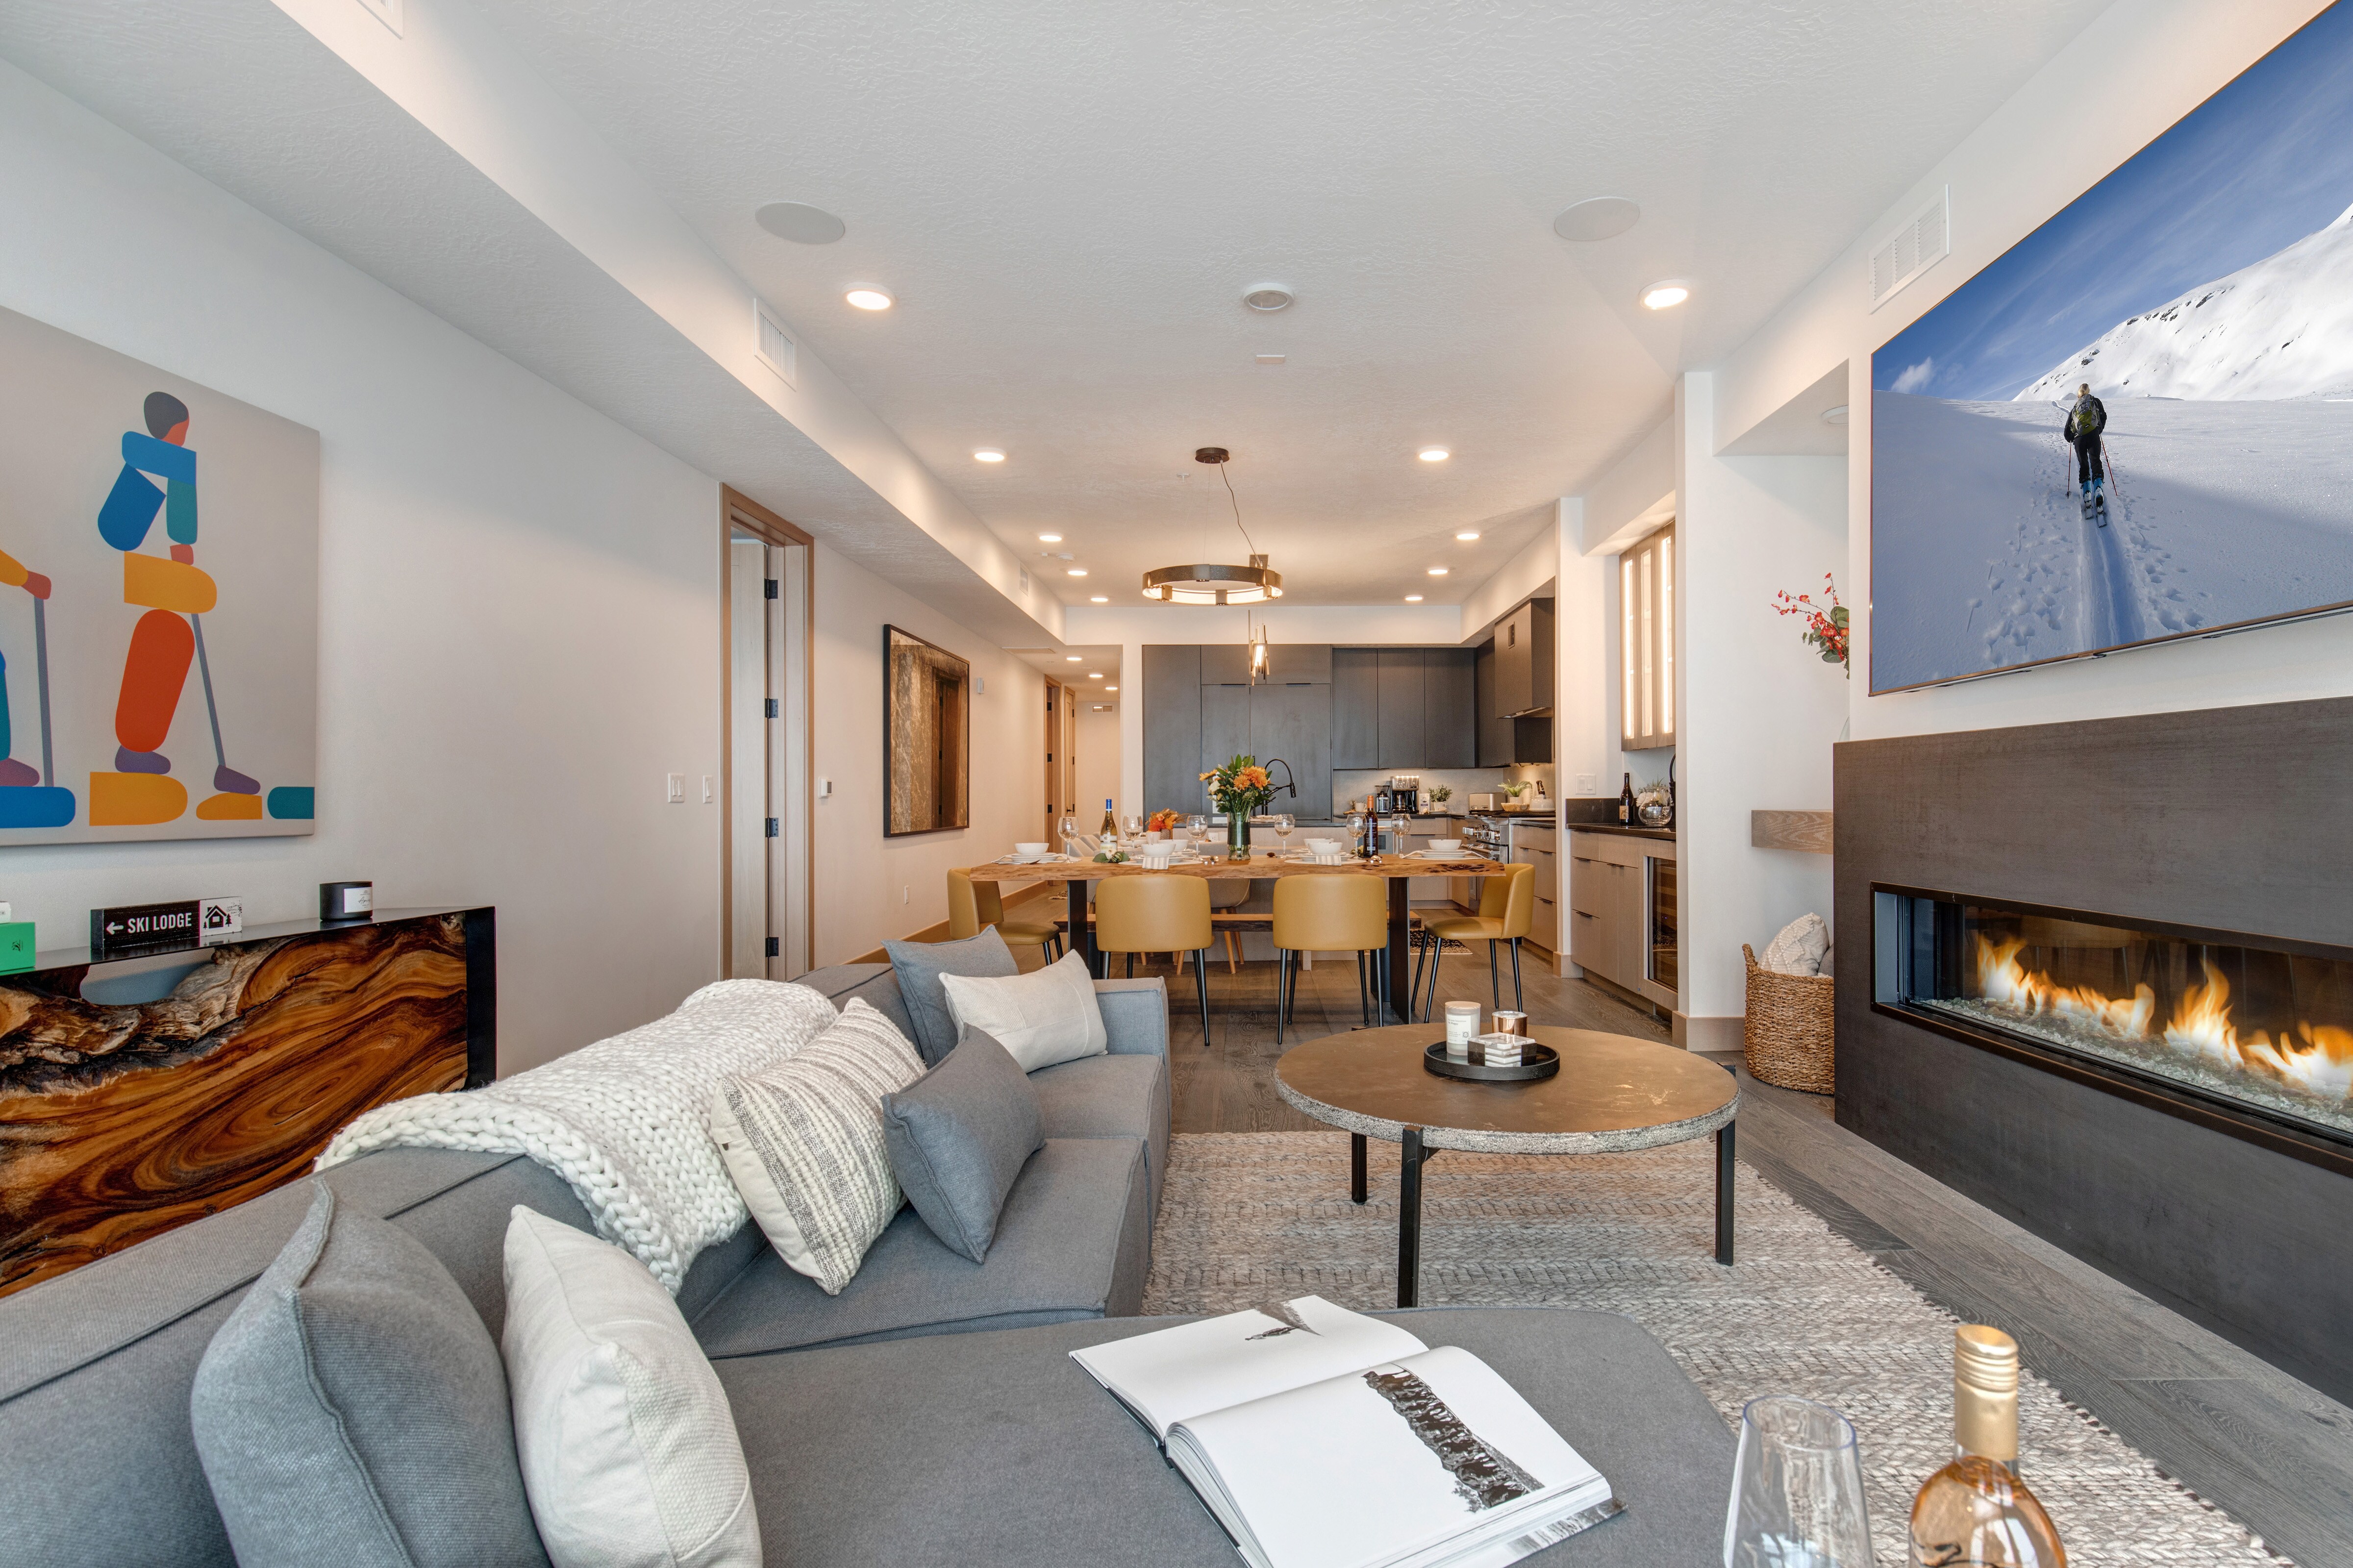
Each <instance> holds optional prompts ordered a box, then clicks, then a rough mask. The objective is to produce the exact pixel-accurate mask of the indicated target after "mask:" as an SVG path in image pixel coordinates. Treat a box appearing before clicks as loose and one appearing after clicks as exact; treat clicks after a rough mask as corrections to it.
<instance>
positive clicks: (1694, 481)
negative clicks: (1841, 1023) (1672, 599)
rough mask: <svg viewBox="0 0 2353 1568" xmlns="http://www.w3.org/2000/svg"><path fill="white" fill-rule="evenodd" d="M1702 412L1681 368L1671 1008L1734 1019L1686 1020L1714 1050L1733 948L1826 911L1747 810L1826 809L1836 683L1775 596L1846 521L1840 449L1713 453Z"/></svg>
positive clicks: (1722, 1037)
mask: <svg viewBox="0 0 2353 1568" xmlns="http://www.w3.org/2000/svg"><path fill="white" fill-rule="evenodd" d="M1677 416H1678V418H1679V419H1680V421H1681V422H1682V429H1683V440H1682V442H1681V477H1680V480H1679V483H1678V485H1677V515H1676V520H1675V543H1676V549H1675V560H1676V576H1677V578H1678V579H1679V590H1680V591H1679V593H1678V595H1677V598H1678V607H1679V614H1678V615H1677V617H1676V620H1677V626H1678V630H1679V632H1680V633H1681V644H1682V647H1681V652H1680V655H1679V657H1678V658H1677V661H1676V663H1677V673H1678V678H1679V679H1678V686H1679V690H1678V702H1679V704H1680V707H1679V710H1678V711H1679V714H1680V719H1679V722H1678V724H1677V726H1676V747H1675V758H1676V766H1675V778H1676V785H1677V788H1676V805H1677V825H1676V833H1675V837H1676V843H1677V855H1678V858H1679V860H1680V867H1679V869H1680V870H1681V872H1682V876H1681V878H1680V889H1681V891H1682V898H1681V900H1680V910H1679V912H1680V915H1681V919H1682V948H1683V952H1682V972H1683V984H1682V1006H1681V1008H1680V1009H1679V1010H1680V1011H1681V1012H1683V1014H1684V1015H1685V1016H1686V1018H1687V1019H1692V1020H1707V1019H1719V1020H1725V1021H1727V1022H1730V1023H1732V1025H1733V1026H1732V1027H1731V1028H1729V1029H1728V1030H1727V1029H1726V1028H1725V1027H1724V1026H1721V1025H1719V1026H1715V1027H1713V1028H1710V1027H1709V1026H1706V1025H1704V1024H1701V1025H1695V1026H1694V1029H1693V1034H1694V1038H1693V1041H1692V1043H1693V1044H1694V1045H1703V1046H1704V1047H1706V1048H1709V1049H1723V1048H1736V1047H1737V1046H1738V1029H1737V1025H1736V1020H1737V1019H1738V1017H1739V1016H1740V1014H1741V1012H1742V1011H1743V1008H1744V1006H1745V1001H1746V984H1747V982H1746V973H1745V971H1744V969H1743V966H1742V963H1741V958H1740V944H1741V943H1742V942H1747V943H1749V944H1750V945H1752V946H1754V947H1756V948H1757V949H1758V950H1759V951H1760V952H1761V951H1762V950H1763V948H1764V945H1765V943H1766V942H1768V941H1770V940H1771V939H1772V936H1773V933H1774V932H1775V931H1778V930H1779V929H1780V928H1781V927H1782V926H1783V925H1785V924H1786V923H1788V921H1791V920H1794V919H1796V918H1797V917H1798V916H1799V915H1801V914H1804V913H1806V912H1807V911H1808V910H1812V911H1814V912H1815V913H1818V914H1820V915H1821V916H1822V917H1823V918H1824V919H1825V920H1827V919H1829V918H1830V914H1831V861H1830V858H1829V857H1828V856H1824V855H1800V854H1795V853H1792V852H1790V851H1788V850H1780V849H1757V848H1754V847H1751V846H1750V844H1749V841H1748V814H1749V813H1750V812H1751V811H1754V810H1814V811H1827V810H1829V809H1830V804H1831V745H1832V744H1833V743H1834V742H1836V741H1837V740H1838V736H1839V730H1840V726H1841V724H1842V723H1843V722H1844V721H1845V718H1846V709H1847V687H1848V684H1849V683H1848V681H1847V679H1846V678H1845V676H1844V675H1843V674H1842V673H1841V670H1840V669H1839V668H1838V667H1837V666H1836V665H1831V664H1824V663H1823V662H1822V661H1821V658H1820V655H1819V654H1818V653H1816V652H1815V650H1814V649H1813V648H1811V647H1808V646H1807V645H1806V644H1804V643H1803V642H1801V641H1800V640H1799V638H1800V636H1801V630H1802V628H1801V627H1800V626H1799V624H1798V623H1797V622H1796V621H1794V620H1791V619H1788V618H1787V617H1784V616H1780V615H1778V614H1777V613H1776V612H1775V610H1774V608H1773V596H1774V595H1775V593H1776V592H1777V591H1778V590H1781V589H1784V588H1786V589H1788V591H1790V592H1792V593H1804V592H1809V591H1811V590H1814V589H1816V588H1818V587H1819V586H1820V583H1821V580H1822V574H1823V573H1824V572H1827V571H1833V570H1835V569H1836V568H1837V567H1838V565H1839V563H1840V562H1841V559H1842V558H1843V557H1844V555H1845V552H1846V543H1847V540H1846V466H1845V462H1844V460H1843V459H1842V458H1722V457H1716V456H1714V455H1712V454H1713V453H1714V451H1715V445H1716V443H1715V439H1714V432H1715V378H1714V377H1713V376H1712V375H1709V374H1705V373H1704V372H1693V373H1691V374H1686V375H1685V376H1684V377H1683V384H1682V391H1681V393H1680V395H1679V397H1678V400H1677ZM1647 754H1648V753H1646V755H1647ZM1657 754H1658V755H1661V756H1663V753H1657ZM1727 1036H1728V1038H1727Z"/></svg>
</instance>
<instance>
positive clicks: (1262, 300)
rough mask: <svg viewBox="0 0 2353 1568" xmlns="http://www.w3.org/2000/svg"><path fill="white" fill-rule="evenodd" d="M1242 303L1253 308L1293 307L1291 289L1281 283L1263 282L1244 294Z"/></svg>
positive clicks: (1286, 308)
mask: <svg viewBox="0 0 2353 1568" xmlns="http://www.w3.org/2000/svg"><path fill="white" fill-rule="evenodd" d="M1242 303H1243V304H1245V305H1248V306H1249V307H1250V309H1251V310H1289V309H1290V308H1291V290H1290V289H1286V288H1284V287H1283V286H1282V284H1280V283H1261V284H1260V285H1259V286H1258V287H1257V288H1255V289H1251V290H1250V292H1249V293H1247V294H1244V295H1243V296H1242Z"/></svg>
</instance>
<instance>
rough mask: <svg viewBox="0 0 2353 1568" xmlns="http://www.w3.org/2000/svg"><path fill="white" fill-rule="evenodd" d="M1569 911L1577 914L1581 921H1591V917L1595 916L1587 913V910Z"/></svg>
mask: <svg viewBox="0 0 2353 1568" xmlns="http://www.w3.org/2000/svg"><path fill="white" fill-rule="evenodd" d="M1568 912H1569V913H1570V914H1573V915H1575V916H1576V917H1577V919H1578V920H1581V921H1589V920H1591V919H1592V918H1593V917H1592V916H1591V915H1590V914H1588V913H1587V912H1586V911H1585V910H1569V911H1568Z"/></svg>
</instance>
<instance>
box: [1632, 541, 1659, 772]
mask: <svg viewBox="0 0 2353 1568" xmlns="http://www.w3.org/2000/svg"><path fill="white" fill-rule="evenodd" d="M1640 564H1641V573H1642V595H1641V606H1642V619H1641V626H1640V627H1639V629H1638V631H1637V633H1636V636H1637V638H1638V640H1639V642H1640V644H1641V652H1642V724H1641V733H1642V734H1643V735H1646V736H1648V735H1655V734H1657V733H1658V732H1659V725H1658V718H1659V713H1658V695H1657V686H1656V684H1655V683H1656V681H1657V679H1658V657H1657V655H1658V647H1659V642H1658V627H1657V624H1656V622H1655V620H1654V619H1653V617H1652V616H1651V603H1652V600H1651V567H1652V565H1653V564H1655V563H1653V562H1652V560H1651V552H1649V551H1647V550H1645V551H1643V552H1642V554H1641V563H1640Z"/></svg>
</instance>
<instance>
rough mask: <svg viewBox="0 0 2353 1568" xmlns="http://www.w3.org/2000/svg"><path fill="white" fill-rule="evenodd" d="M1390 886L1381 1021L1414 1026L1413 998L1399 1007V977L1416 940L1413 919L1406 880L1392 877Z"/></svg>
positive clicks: (1382, 978) (1382, 977)
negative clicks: (1397, 980) (1387, 942)
mask: <svg viewBox="0 0 2353 1568" xmlns="http://www.w3.org/2000/svg"><path fill="white" fill-rule="evenodd" d="M1388 884H1389V963H1388V970H1387V972H1386V973H1383V974H1382V976H1381V1017H1382V1020H1383V1021H1384V1022H1386V1021H1387V1020H1388V1019H1390V1018H1392V1017H1394V1018H1395V1019H1396V1020H1397V1021H1398V1023H1400V1024H1410V1023H1412V1022H1413V998H1411V997H1410V996H1409V997H1407V998H1406V1001H1405V1005H1404V1006H1403V1007H1399V1006H1398V997H1397V983H1396V976H1397V975H1398V973H1401V972H1402V971H1403V970H1404V968H1405V961H1406V957H1407V952H1406V950H1407V947H1408V945H1409V943H1410V942H1412V940H1413V917H1412V915H1411V914H1410V913H1409V908H1408V905H1407V903H1406V896H1405V893H1406V879H1405V878H1403V877H1391V878H1390V879H1388Z"/></svg>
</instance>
